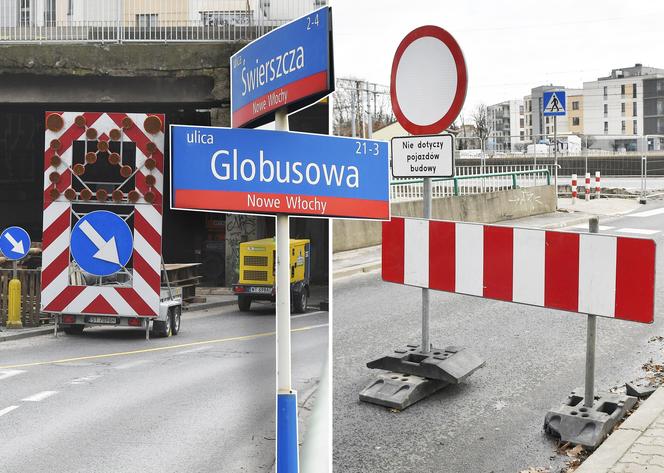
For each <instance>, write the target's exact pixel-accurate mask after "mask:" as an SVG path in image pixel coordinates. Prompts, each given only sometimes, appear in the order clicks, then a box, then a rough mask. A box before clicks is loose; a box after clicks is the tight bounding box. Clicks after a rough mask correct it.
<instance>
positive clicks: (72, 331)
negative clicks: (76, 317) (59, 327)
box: [64, 324, 85, 335]
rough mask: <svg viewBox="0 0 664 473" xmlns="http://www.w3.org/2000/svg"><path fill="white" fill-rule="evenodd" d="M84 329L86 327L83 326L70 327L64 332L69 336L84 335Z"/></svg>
mask: <svg viewBox="0 0 664 473" xmlns="http://www.w3.org/2000/svg"><path fill="white" fill-rule="evenodd" d="M84 328H85V325H83V324H76V325H70V326H68V327H65V328H64V332H65V333H66V334H67V335H81V334H82V333H83V329H84Z"/></svg>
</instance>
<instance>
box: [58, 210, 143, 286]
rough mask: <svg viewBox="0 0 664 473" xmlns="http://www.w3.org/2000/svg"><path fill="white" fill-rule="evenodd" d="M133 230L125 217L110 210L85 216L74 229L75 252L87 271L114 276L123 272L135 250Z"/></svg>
mask: <svg viewBox="0 0 664 473" xmlns="http://www.w3.org/2000/svg"><path fill="white" fill-rule="evenodd" d="M133 246H134V242H133V238H132V234H131V230H130V229H129V226H128V225H127V222H125V221H124V220H123V219H122V218H120V217H119V216H117V215H116V214H114V213H113V212H109V211H108V210H96V211H94V212H90V213H89V214H87V215H85V216H84V217H82V218H81V219H80V220H79V221H78V222H76V225H74V228H73V229H72V231H71V248H70V251H71V255H72V257H73V258H74V261H76V263H78V265H79V266H80V267H81V269H82V270H83V271H85V272H86V273H90V274H92V275H94V276H110V275H111V274H115V273H117V272H118V271H120V270H121V269H122V268H123V267H124V266H125V265H126V264H127V262H128V261H129V258H131V254H132V251H133Z"/></svg>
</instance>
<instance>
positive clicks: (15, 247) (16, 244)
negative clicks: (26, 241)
mask: <svg viewBox="0 0 664 473" xmlns="http://www.w3.org/2000/svg"><path fill="white" fill-rule="evenodd" d="M5 238H6V239H7V240H9V243H11V244H12V251H13V252H14V253H18V254H19V255H22V254H23V253H25V248H23V240H19V241H16V240H15V239H14V237H13V236H11V234H10V233H9V232H6V233H5Z"/></svg>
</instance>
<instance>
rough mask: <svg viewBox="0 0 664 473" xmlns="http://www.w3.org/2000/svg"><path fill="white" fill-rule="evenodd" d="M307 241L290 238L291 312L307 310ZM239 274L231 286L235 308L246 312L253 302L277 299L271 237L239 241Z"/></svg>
mask: <svg viewBox="0 0 664 473" xmlns="http://www.w3.org/2000/svg"><path fill="white" fill-rule="evenodd" d="M310 262H311V258H310V241H309V240H294V239H291V240H290V275H291V284H290V290H291V307H292V310H293V312H296V313H302V312H304V311H305V310H306V309H307V302H308V300H309V278H310V274H311V271H310ZM239 269H240V277H239V282H238V283H237V284H234V285H233V293H234V294H235V295H237V298H238V299H237V301H238V307H239V309H240V310H241V311H243V312H246V311H249V310H250V309H251V303H252V302H253V301H258V300H261V301H269V302H274V301H275V300H276V291H275V288H274V282H275V270H276V245H275V240H274V238H264V239H262V240H254V241H247V242H244V243H240V268H239Z"/></svg>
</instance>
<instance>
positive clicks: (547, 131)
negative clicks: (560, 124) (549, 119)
mask: <svg viewBox="0 0 664 473" xmlns="http://www.w3.org/2000/svg"><path fill="white" fill-rule="evenodd" d="M549 133H550V132H549V127H548V126H547V127H546V134H547V135H548V134H549Z"/></svg>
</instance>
